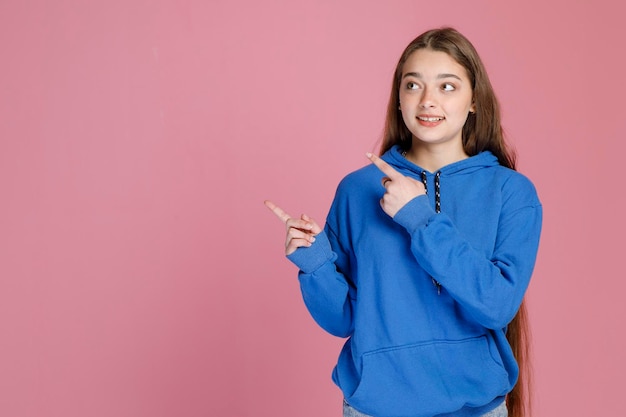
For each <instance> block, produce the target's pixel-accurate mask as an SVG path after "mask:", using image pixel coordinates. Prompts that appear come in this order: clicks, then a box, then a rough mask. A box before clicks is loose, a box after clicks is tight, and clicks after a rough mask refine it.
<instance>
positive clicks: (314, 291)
mask: <svg viewBox="0 0 626 417" xmlns="http://www.w3.org/2000/svg"><path fill="white" fill-rule="evenodd" d="M287 258H288V259H289V260H290V261H292V262H293V263H294V264H295V265H296V266H297V267H298V268H299V269H300V271H299V273H298V278H299V281H300V289H301V291H302V298H303V299H304V303H305V305H306V307H307V309H308V310H309V312H310V313H311V316H313V319H314V320H315V321H316V322H317V324H319V325H320V327H322V328H323V329H324V330H326V331H327V332H328V333H330V334H332V335H335V336H338V337H348V336H350V335H351V334H352V332H353V329H354V325H353V317H352V304H353V299H352V298H353V297H352V296H351V294H352V290H353V286H351V285H350V284H349V280H348V279H347V277H346V273H347V269H348V259H349V256H348V254H347V252H345V251H342V250H341V246H340V244H339V242H338V239H337V236H336V235H335V233H334V232H333V231H332V230H331V229H330V227H329V226H328V224H326V226H325V228H324V231H323V232H322V233H320V234H318V235H317V236H316V239H315V242H314V243H313V244H312V245H311V246H310V247H308V248H305V247H303V248H298V249H297V250H296V251H295V252H294V253H292V254H291V255H289V256H287ZM340 265H341V266H340ZM351 287H352V289H351Z"/></svg>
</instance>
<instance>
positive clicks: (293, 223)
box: [264, 200, 322, 255]
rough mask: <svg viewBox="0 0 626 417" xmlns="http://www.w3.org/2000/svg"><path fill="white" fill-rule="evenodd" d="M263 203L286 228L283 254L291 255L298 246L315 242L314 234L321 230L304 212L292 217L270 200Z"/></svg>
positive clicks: (305, 245) (306, 245)
mask: <svg viewBox="0 0 626 417" xmlns="http://www.w3.org/2000/svg"><path fill="white" fill-rule="evenodd" d="M264 203H265V206H266V207H267V208H268V209H270V210H271V211H272V212H273V213H274V214H275V215H276V217H278V218H279V219H280V220H281V221H282V222H283V223H284V224H285V227H286V228H287V238H286V241H285V255H291V254H292V253H294V252H295V251H296V249H298V248H301V247H309V246H311V244H312V243H313V242H315V236H316V235H318V234H320V233H321V232H322V228H321V227H320V226H319V225H318V224H317V223H316V222H315V220H313V219H312V218H310V217H309V216H307V215H306V214H303V215H302V216H300V218H299V219H297V218H293V217H291V216H289V214H287V213H286V212H285V211H284V210H283V209H281V208H280V207H278V206H277V205H276V204H274V203H272V202H271V201H269V200H265V202H264Z"/></svg>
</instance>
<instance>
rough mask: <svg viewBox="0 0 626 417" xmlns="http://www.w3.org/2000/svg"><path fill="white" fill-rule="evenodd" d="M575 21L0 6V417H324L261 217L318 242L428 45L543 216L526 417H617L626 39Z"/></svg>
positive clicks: (133, 2) (622, 33) (558, 9)
mask: <svg viewBox="0 0 626 417" xmlns="http://www.w3.org/2000/svg"><path fill="white" fill-rule="evenodd" d="M577 3H582V2H570V1H568V2H565V1H554V2H546V1H526V2H516V3H511V2H480V1H473V2H468V1H449V2H445V5H443V3H442V5H440V4H433V3H432V2H425V1H424V2H420V1H416V0H412V1H390V2H379V1H369V2H364V1H362V0H361V1H357V0H351V1H343V2H334V1H327V0H324V1H315V2H313V1H306V2H304V1H292V0H276V1H272V2H257V1H247V2H226V1H213V0H209V1H203V0H194V1H183V0H176V1H175V0H159V1H151V0H116V1H111V0H109V1H78V0H74V1H70V0H63V1H61V0H58V1H54V2H52V1H45V0H40V1H35V0H33V1H18V0H14V1H2V2H0V192H1V198H2V200H1V204H0V332H1V333H0V337H1V339H0V415H2V416H11V417H41V416H45V417H53V416H59V417H60V416H63V417H74V416H76V417H78V416H81V417H82V416H90V417H100V416H102V417H104V416H106V417H110V416H116V417H124V416H128V417H131V416H132V417H135V416H151V417H161V416H162V417H165V416H178V415H185V416H228V417H252V416H267V417H270V416H272V417H274V416H299V417H307V416H310V417H318V416H338V415H340V401H341V396H340V393H339V391H338V390H337V389H335V387H334V386H333V385H332V383H331V381H330V371H331V368H332V366H333V364H334V361H335V358H336V356H337V354H338V349H339V346H340V344H341V340H339V339H335V338H333V337H332V336H330V335H327V334H325V333H324V332H323V331H322V330H320V329H319V328H318V327H317V326H316V325H315V324H314V323H313V321H312V319H311V318H310V317H309V316H308V313H307V312H306V311H305V309H304V307H303V305H302V302H301V300H300V294H299V288H298V285H297V281H296V277H295V273H296V271H295V267H293V266H292V265H291V264H289V263H288V262H287V261H286V260H285V259H283V257H282V240H283V230H282V228H281V226H280V224H279V223H278V221H277V220H276V219H275V218H274V217H273V216H272V215H271V213H269V212H268V211H267V209H266V208H265V207H264V206H263V204H262V201H263V199H265V198H272V199H274V200H275V201H276V202H277V203H279V204H281V205H283V206H284V207H285V208H286V209H288V210H290V211H293V212H294V213H296V214H299V213H300V211H302V210H306V211H307V213H309V214H311V215H312V216H314V217H316V218H317V219H323V218H324V216H325V214H326V211H327V209H328V206H329V204H330V201H331V198H332V195H333V192H334V188H335V186H336V184H337V182H338V181H339V180H340V178H341V177H342V176H343V175H344V174H346V173H347V172H349V171H351V170H353V169H355V168H357V167H360V166H361V165H363V164H365V163H366V162H367V161H366V160H365V157H364V156H363V154H364V153H365V152H366V151H369V150H373V149H374V148H375V145H376V143H377V140H378V137H379V134H380V131H381V127H382V120H383V111H384V107H385V100H386V96H387V88H388V85H389V83H390V76H391V71H392V69H393V67H394V64H395V60H396V59H397V56H398V55H399V53H400V52H401V50H402V49H403V47H404V46H405V44H406V43H407V42H408V41H409V40H411V39H412V38H413V37H414V36H415V35H417V34H418V33H420V32H422V31H423V30H425V29H428V28H431V27H435V26H440V25H444V24H446V25H453V26H456V27H457V28H459V29H460V30H461V31H462V32H464V33H465V34H466V35H467V36H468V37H469V38H470V39H472V40H473V42H474V43H475V45H476V46H477V48H478V49H479V51H480V52H481V54H482V57H483V58H484V60H485V62H486V64H487V66H488V69H489V71H490V74H491V77H492V81H493V83H494V85H495V88H496V90H497V91H498V93H499V97H500V99H501V101H502V104H503V108H504V116H505V124H506V127H507V130H508V133H509V136H510V137H511V139H512V141H513V142H514V143H515V145H516V147H517V149H518V151H519V154H520V168H521V170H522V171H523V172H525V173H526V174H527V175H529V176H530V177H531V178H532V179H533V180H534V182H535V184H536V185H537V188H538V190H539V192H540V195H541V197H542V200H543V203H544V210H545V228H544V234H543V240H542V245H541V252H540V257H539V261H538V265H537V269H536V274H535V276H534V281H533V283H532V285H531V289H530V294H529V299H530V305H531V309H532V311H531V313H532V317H533V327H534V339H535V369H536V383H535V386H536V412H535V414H534V416H537V417H548V416H569V417H574V416H581V417H582V416H591V415H619V414H621V412H622V409H623V406H622V404H621V399H622V398H621V396H622V395H623V394H622V389H621V388H622V387H623V375H624V373H625V372H626V360H625V359H624V351H626V343H625V339H624V335H623V333H624V332H623V326H624V320H625V319H626V302H624V294H625V291H624V290H625V289H626V284H625V278H626V277H625V275H626V274H624V272H623V271H622V270H621V269H620V268H619V267H620V266H621V261H622V260H623V257H624V255H623V254H622V252H623V249H624V243H623V241H624V237H623V236H624V233H625V232H626V230H625V229H626V228H625V222H624V213H625V212H626V204H625V202H624V197H623V191H624V185H623V181H622V178H623V177H624V174H623V162H622V161H623V155H624V145H623V138H624V128H625V127H626V126H625V125H626V122H625V121H626V118H625V117H624V111H623V107H624V105H623V100H624V97H625V94H626V89H625V87H624V86H625V85H626V83H624V80H623V78H624V74H625V73H626V66H625V64H624V62H623V60H622V59H621V58H620V55H623V52H622V51H623V45H622V43H623V42H622V41H623V40H624V39H625V38H626V29H625V26H624V24H623V22H622V16H623V14H622V13H621V12H618V10H617V4H618V3H619V2H616V1H612V0H596V1H594V2H586V3H587V4H577Z"/></svg>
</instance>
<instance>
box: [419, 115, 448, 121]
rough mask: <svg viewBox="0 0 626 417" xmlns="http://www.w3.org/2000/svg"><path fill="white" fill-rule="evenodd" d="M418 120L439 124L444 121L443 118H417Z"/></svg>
mask: <svg viewBox="0 0 626 417" xmlns="http://www.w3.org/2000/svg"><path fill="white" fill-rule="evenodd" d="M417 118H418V119H420V120H422V121H424V122H438V121H440V120H443V117H420V116H418V117H417Z"/></svg>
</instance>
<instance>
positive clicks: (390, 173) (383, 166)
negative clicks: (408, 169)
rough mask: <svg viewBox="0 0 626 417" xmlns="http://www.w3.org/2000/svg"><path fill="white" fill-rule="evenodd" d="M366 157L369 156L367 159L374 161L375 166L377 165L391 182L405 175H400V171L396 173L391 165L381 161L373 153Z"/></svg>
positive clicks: (367, 154)
mask: <svg viewBox="0 0 626 417" xmlns="http://www.w3.org/2000/svg"><path fill="white" fill-rule="evenodd" d="M365 156H367V158H368V159H369V160H370V161H372V163H373V164H374V165H376V166H377V167H378V169H380V170H381V171H382V172H383V174H385V175H386V176H388V177H389V179H390V180H393V179H396V178H399V177H403V176H404V175H402V174H400V173H399V172H398V171H396V170H395V169H394V168H393V167H392V166H391V165H389V164H388V163H387V162H385V161H383V160H382V159H380V158H379V157H378V156H376V155H374V154H373V153H369V152H368V153H366V154H365Z"/></svg>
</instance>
